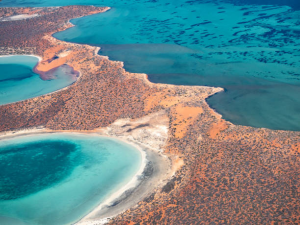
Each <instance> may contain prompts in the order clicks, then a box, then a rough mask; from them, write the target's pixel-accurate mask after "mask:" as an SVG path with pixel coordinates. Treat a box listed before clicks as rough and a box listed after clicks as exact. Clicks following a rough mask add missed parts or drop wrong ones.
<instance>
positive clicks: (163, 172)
mask: <svg viewBox="0 0 300 225" xmlns="http://www.w3.org/2000/svg"><path fill="white" fill-rule="evenodd" d="M47 133H49V134H50V133H53V134H54V133H70V134H72V133H73V134H86V135H92V136H99V137H107V138H111V139H115V140H117V141H120V142H125V143H127V144H129V145H131V146H133V147H134V148H135V149H137V150H138V151H139V152H140V153H141V157H142V162H141V167H140V168H139V170H138V171H137V172H136V174H135V175H134V176H133V177H132V178H131V180H130V181H129V182H128V183H126V185H124V186H123V187H122V188H121V189H118V190H117V191H116V192H114V193H112V194H111V195H109V196H108V197H107V198H106V199H105V200H104V201H103V202H101V203H100V204H99V205H98V206H97V207H96V208H93V209H91V210H90V212H89V213H88V214H87V215H85V216H83V217H82V218H81V219H80V220H79V221H77V222H75V223H74V224H81V225H87V224H88V225H92V224H105V223H107V222H109V220H110V218H112V217H114V216H117V215H118V214H120V213H122V212H124V211H125V210H127V209H129V208H131V207H134V206H135V205H136V204H137V203H138V202H139V201H141V200H143V199H144V198H146V197H147V196H148V195H149V194H151V193H152V192H153V191H154V189H155V188H157V187H158V186H161V185H163V184H165V182H166V179H168V178H169V175H170V174H171V173H170V171H171V162H170V159H169V158H168V157H166V156H165V155H162V154H161V153H159V151H154V150H153V149H150V148H147V147H146V146H143V145H142V144H141V143H137V142H134V141H132V140H129V139H128V138H122V137H117V136H115V135H109V134H107V133H105V132H103V131H101V130H93V131H87V132H85V131H55V130H49V129H46V128H44V127H33V128H30V129H20V130H16V131H8V132H1V133H0V141H3V140H5V139H10V138H16V137H23V136H32V135H42V134H47ZM163 156H164V157H163ZM153 183H156V184H153Z"/></svg>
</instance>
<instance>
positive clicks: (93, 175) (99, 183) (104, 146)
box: [0, 133, 142, 225]
mask: <svg viewBox="0 0 300 225" xmlns="http://www.w3.org/2000/svg"><path fill="white" fill-rule="evenodd" d="M141 163H142V156H141V154H140V152H139V151H138V150H137V149H135V148H134V147H133V146H131V145H128V144H126V143H123V142H120V141H118V140H116V139H111V138H105V137H101V136H97V135H83V134H76V133H72V134H64V133H62V134H61V133H56V134H55V133H53V134H43V135H29V136H19V137H14V138H9V139H4V140H1V142H0V171H1V172H0V224H3V225H11V224H28V225H35V224H36V225H40V224H42V225H65V224H72V223H74V222H76V221H77V220H79V219H80V218H82V217H83V216H84V215H86V214H87V213H89V212H90V211H91V210H92V209H94V208H95V207H96V206H98V205H99V204H101V203H103V202H104V201H105V200H106V199H107V198H108V197H109V196H110V195H111V194H112V193H114V192H116V191H117V190H119V189H120V188H121V187H123V186H124V185H125V184H126V183H128V182H129V181H130V180H131V179H132V177H133V176H134V175H135V174H136V173H137V171H138V170H139V169H140V167H141Z"/></svg>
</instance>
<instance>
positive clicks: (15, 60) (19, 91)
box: [0, 55, 77, 105]
mask: <svg viewBox="0 0 300 225" xmlns="http://www.w3.org/2000/svg"><path fill="white" fill-rule="evenodd" d="M38 61H39V59H38V58H37V57H35V56H17V55H16V56H5V57H0V105H4V104H9V103H12V102H17V101H22V100H25V99H29V98H33V97H37V96H40V95H44V94H48V93H51V92H54V91H57V90H59V89H62V88H64V87H67V86H69V85H70V84H72V83H74V82H75V81H76V80H77V78H76V77H74V76H73V75H71V74H70V69H71V68H67V67H66V66H62V67H59V68H57V69H55V70H54V71H52V72H51V73H52V75H51V79H49V80H42V79H41V78H40V76H39V75H38V74H36V73H34V72H33V68H34V66H35V65H36V64H37V63H38Z"/></svg>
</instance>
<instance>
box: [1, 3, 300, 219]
mask: <svg viewBox="0 0 300 225" xmlns="http://www.w3.org/2000/svg"><path fill="white" fill-rule="evenodd" d="M34 10H41V11H39V12H38V13H39V14H40V15H41V16H39V17H35V18H32V19H30V20H32V21H33V23H27V22H26V20H19V21H14V22H10V23H7V22H0V23H1V25H3V26H0V32H1V36H0V47H11V46H14V47H15V49H16V51H20V49H22V48H25V47H32V48H34V49H35V51H34V52H30V54H36V55H39V56H41V57H42V58H43V61H45V64H43V65H42V64H39V65H40V66H39V69H40V70H41V71H47V70H49V69H52V68H54V67H57V66H59V65H63V64H68V65H70V66H72V67H73V68H74V69H75V70H76V71H79V72H80V73H81V78H80V80H79V81H78V82H76V83H75V84H74V85H72V86H71V87H70V88H68V89H66V90H61V91H59V92H56V93H53V94H51V95H48V96H41V97H37V98H34V99H30V100H27V101H23V102H18V103H15V104H10V105H4V106H1V107H0V115H1V119H0V130H1V131H12V130H18V129H24V128H29V127H38V126H43V127H45V128H47V129H50V130H54V131H59V130H69V131H83V130H84V131H85V132H93V131H95V130H98V131H99V132H102V133H105V132H106V133H108V134H109V133H111V134H112V135H114V134H117V133H118V132H120V131H121V130H122V129H124V130H125V128H126V127H128V129H127V130H126V132H121V133H122V135H121V136H125V137H126V136H127V131H128V132H132V133H131V134H130V135H129V136H128V138H129V139H133V140H136V141H137V142H139V141H143V140H145V141H144V142H143V143H145V144H146V145H149V143H151V141H150V142H149V143H147V139H148V138H147V135H149V133H150V134H151V135H153V136H154V137H155V139H158V140H159V138H158V137H160V135H161V136H162V137H164V135H165V132H164V129H165V128H163V129H159V130H156V132H152V131H150V130H151V129H156V128H155V126H154V127H151V125H150V127H149V128H148V126H149V125H147V123H146V124H143V125H142V124H140V125H139V124H138V123H136V124H135V123H134V122H135V121H138V120H139V118H144V119H145V118H146V116H147V115H155V113H158V112H161V111H164V112H165V115H166V116H167V117H168V121H169V123H168V137H167V140H166V142H165V144H163V142H157V143H153V146H156V147H157V146H162V145H164V147H163V149H164V151H163V154H164V155H168V157H169V158H171V159H172V169H177V170H176V172H173V173H171V174H174V175H173V176H172V177H171V179H170V180H168V181H166V182H167V183H166V184H165V185H164V186H163V187H157V189H155V190H154V192H152V193H151V194H150V195H148V196H147V197H145V198H143V199H142V200H141V201H139V202H138V203H137V205H136V204H135V205H134V206H133V207H131V206H130V205H128V207H131V208H130V209H127V210H126V211H125V212H123V213H120V214H119V215H117V216H115V217H113V218H111V219H110V220H107V219H101V220H100V218H104V217H105V216H104V215H102V216H100V215H99V217H97V216H96V215H98V214H97V212H94V213H95V214H94V216H95V217H93V216H91V215H90V216H91V217H90V218H84V220H85V221H86V222H87V223H88V222H89V221H98V222H109V223H110V224H199V222H200V221H201V223H205V224H224V223H227V224H264V223H268V224H272V223H273V224H276V223H282V224H285V223H297V222H300V217H299V214H300V212H299V195H300V190H299V186H300V183H299V181H300V174H299V171H300V133H299V132H289V131H275V130H268V129H257V128H251V127H245V126H236V125H233V124H231V123H229V122H227V121H224V120H223V119H222V117H221V116H220V115H219V114H217V113H216V112H214V110H212V109H211V108H210V107H209V106H208V104H207V103H206V101H205V99H206V98H207V97H209V96H211V95H213V94H214V93H216V92H219V91H222V90H223V89H222V88H214V87H187V86H174V85H160V84H153V83H151V82H149V81H148V80H147V75H146V74H132V73H128V72H126V71H125V70H124V68H123V63H121V62H112V61H110V60H108V58H107V57H102V56H99V55H97V54H96V52H97V50H98V48H96V47H92V46H88V45H78V44H73V43H66V42H62V41H58V40H56V39H54V38H53V37H52V34H53V33H54V32H58V31H61V30H64V29H67V28H69V27H71V26H72V25H71V24H70V23H68V20H70V19H72V18H74V17H81V16H85V15H89V14H92V13H98V12H101V11H105V10H106V9H105V8H97V7H87V6H69V7H60V8H43V9H31V8H11V9H6V10H5V11H4V10H3V9H2V8H0V16H1V17H3V14H5V16H11V15H15V14H16V13H19V14H24V13H25V12H26V13H28V11H34ZM5 24H6V25H5ZM16 27H18V29H19V30H18V32H19V33H22V35H19V33H18V32H16V29H15V28H16ZM20 29H21V30H20ZM7 52H8V53H9V54H11V52H12V50H11V49H9V51H7ZM22 52H25V50H24V51H22ZM64 52H68V54H63V56H64V57H61V58H60V59H55V60H52V59H54V58H55V56H57V55H59V54H61V53H64ZM4 53H5V52H3V53H2V54H4ZM126 118H131V119H126ZM128 123H129V124H128ZM118 124H119V125H118ZM149 124H152V123H149ZM127 125H128V126H127ZM114 126H115V127H116V128H117V129H114ZM157 126H158V127H159V124H157ZM100 128H101V129H100ZM108 128H109V129H108ZM144 128H145V129H146V128H147V131H145V132H142V131H143V129H144ZM150 128H151V129H150ZM130 129H131V130H130ZM149 129H150V130H149ZM98 131H97V132H98ZM161 140H165V139H164V138H162V139H161ZM130 201H131V200H130ZM122 202H124V204H125V202H126V199H125V200H123V201H122ZM117 205H120V204H117ZM121 208H122V207H121ZM125 208H126V207H124V208H122V210H120V211H119V212H122V211H123V209H125ZM249 215H251V216H249ZM108 217H109V216H108Z"/></svg>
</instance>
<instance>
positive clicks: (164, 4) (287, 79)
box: [0, 0, 300, 130]
mask: <svg viewBox="0 0 300 225" xmlns="http://www.w3.org/2000/svg"><path fill="white" fill-rule="evenodd" d="M72 4H81V5H82V4H83V5H97V6H110V7H112V9H111V10H109V11H108V12H106V13H103V14H98V15H92V16H87V17H83V18H78V19H74V20H71V22H72V23H74V24H75V25H76V26H75V27H72V28H70V29H68V30H66V31H63V32H60V33H56V34H54V36H55V37H56V38H58V39H61V40H65V41H69V42H76V43H84V44H90V45H95V46H101V51H100V52H99V54H103V55H107V56H109V57H110V59H112V60H119V61H123V62H124V65H125V69H126V70H128V71H130V72H142V73H147V74H148V75H149V79H150V81H152V82H157V83H170V84H178V85H206V86H221V87H223V88H224V89H225V92H222V93H219V94H216V95H214V96H213V97H211V98H209V99H208V100H207V101H208V103H209V104H210V106H211V107H213V108H214V109H216V111H218V112H219V113H221V114H222V115H223V117H224V118H225V119H227V120H230V121H231V122H233V123H235V124H242V125H248V126H254V127H266V128H271V129H283V130H300V113H299V104H300V100H299V97H298V96H299V94H300V89H299V86H300V85H299V83H300V79H299V78H300V69H299V68H300V47H299V46H300V38H299V35H300V26H299V24H300V23H299V11H297V10H299V9H300V2H299V1H297V0H285V1H283V0H261V1H258V0H223V1H222V0H191V1H190V0H189V1H187V0H172V1H167V0H141V1H138V0H126V1H125V0H118V1H116V0H86V1H77V0H64V1H59V0H51V1H50V0H44V1H37V0H30V1H29V0H6V1H2V2H1V3H0V6H1V5H3V6H35V7H37V6H56V5H72ZM291 7H293V8H291Z"/></svg>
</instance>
